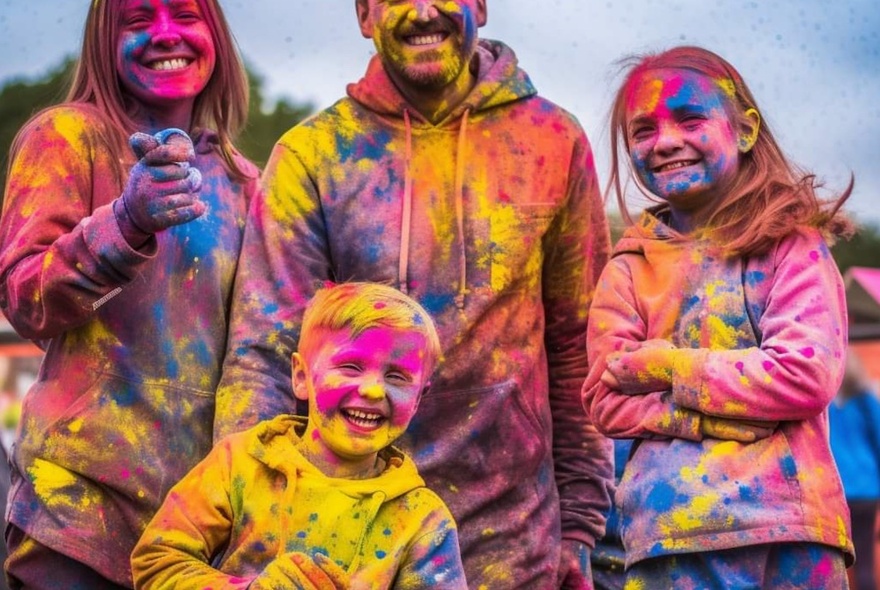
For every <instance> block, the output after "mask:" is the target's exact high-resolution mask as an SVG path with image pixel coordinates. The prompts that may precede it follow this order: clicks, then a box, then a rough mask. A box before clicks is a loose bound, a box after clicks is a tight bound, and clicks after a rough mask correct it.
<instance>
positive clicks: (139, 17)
mask: <svg viewBox="0 0 880 590" xmlns="http://www.w3.org/2000/svg"><path fill="white" fill-rule="evenodd" d="M122 24H123V26H125V27H127V28H138V27H145V26H147V25H149V24H150V17H149V16H147V15H146V14H132V15H130V16H127V17H126V18H125V19H124V20H123V22H122Z"/></svg>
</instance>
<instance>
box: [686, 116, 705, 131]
mask: <svg viewBox="0 0 880 590" xmlns="http://www.w3.org/2000/svg"><path fill="white" fill-rule="evenodd" d="M704 120H705V119H704V118H703V117H700V116H698V115H688V116H686V117H683V118H682V119H681V125H682V127H684V128H685V129H687V130H688V131H693V130H695V129H697V128H699V126H700V125H702V124H703V121H704Z"/></svg>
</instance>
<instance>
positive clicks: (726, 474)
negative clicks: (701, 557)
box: [617, 429, 803, 557]
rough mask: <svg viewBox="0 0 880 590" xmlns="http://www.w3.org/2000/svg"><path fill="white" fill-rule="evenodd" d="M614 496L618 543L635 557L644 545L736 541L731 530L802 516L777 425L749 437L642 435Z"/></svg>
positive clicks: (683, 546) (660, 549)
mask: <svg viewBox="0 0 880 590" xmlns="http://www.w3.org/2000/svg"><path fill="white" fill-rule="evenodd" d="M617 500H618V502H619V504H620V507H621V513H622V514H623V520H622V522H623V527H622V536H623V539H624V544H625V545H626V547H627V550H628V551H635V552H636V553H638V554H639V555H640V556H641V557H644V556H645V555H644V550H645V548H650V551H651V555H658V554H664V553H671V552H679V551H689V550H697V549H696V547H697V546H701V547H703V548H704V549H703V550H708V549H711V548H713V546H714V547H715V548H720V547H724V546H727V547H730V546H736V545H737V544H738V543H737V542H736V541H735V540H733V539H732V538H730V537H729V535H732V534H737V535H742V534H745V535H748V534H749V533H748V532H747V531H750V530H753V531H758V530H761V529H765V530H766V529H769V528H772V527H780V526H781V527H784V526H785V525H786V524H791V523H800V522H802V518H803V515H802V510H801V493H800V487H799V484H798V473H797V467H796V465H795V462H794V457H793V455H792V453H791V448H790V446H789V442H788V440H787V438H786V436H785V434H784V433H783V431H782V430H781V429H779V430H777V431H776V433H775V434H774V435H773V436H771V437H769V438H766V439H764V440H761V441H757V442H755V443H751V444H741V443H737V442H733V441H719V440H714V439H705V440H703V441H702V442H692V441H686V440H679V439H675V440H671V441H642V443H641V444H640V445H639V447H638V449H637V450H636V452H635V454H634V456H633V457H632V459H630V462H629V464H628V465H627V467H626V472H625V473H624V477H623V479H622V481H621V483H620V486H619V488H618V492H617ZM744 532H745V533H744ZM726 534H727V535H728V536H727V537H725V535H726ZM634 557H635V556H634Z"/></svg>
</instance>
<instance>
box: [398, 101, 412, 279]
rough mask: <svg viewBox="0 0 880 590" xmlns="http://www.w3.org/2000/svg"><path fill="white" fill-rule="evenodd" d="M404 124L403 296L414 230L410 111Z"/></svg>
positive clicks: (400, 275) (400, 269)
mask: <svg viewBox="0 0 880 590" xmlns="http://www.w3.org/2000/svg"><path fill="white" fill-rule="evenodd" d="M403 122H404V124H405V125H406V155H405V160H404V172H403V212H402V213H401V218H400V259H399V261H398V267H397V282H398V283H399V284H400V291H401V293H403V294H407V293H409V284H408V282H407V280H406V275H407V269H408V268H409V237H410V231H411V229H412V173H411V171H410V166H411V163H412V123H410V120H409V111H408V110H406V109H404V110H403Z"/></svg>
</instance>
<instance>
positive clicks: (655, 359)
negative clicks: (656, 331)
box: [601, 339, 676, 395]
mask: <svg viewBox="0 0 880 590" xmlns="http://www.w3.org/2000/svg"><path fill="white" fill-rule="evenodd" d="M675 350H676V349H675V347H674V346H673V345H672V343H670V342H669V341H668V340H660V339H657V340H646V341H645V342H642V343H641V344H640V345H639V346H638V347H637V348H635V349H634V350H629V351H626V352H613V353H611V354H609V355H608V357H607V359H606V361H605V366H606V370H605V372H604V373H603V374H602V377H601V380H602V383H604V384H605V385H606V386H607V387H608V388H610V389H613V390H615V391H619V392H620V393H625V394H628V395H640V394H644V393H651V392H652V391H663V390H665V389H669V388H670V387H671V386H672V363H673V360H674V353H675Z"/></svg>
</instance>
